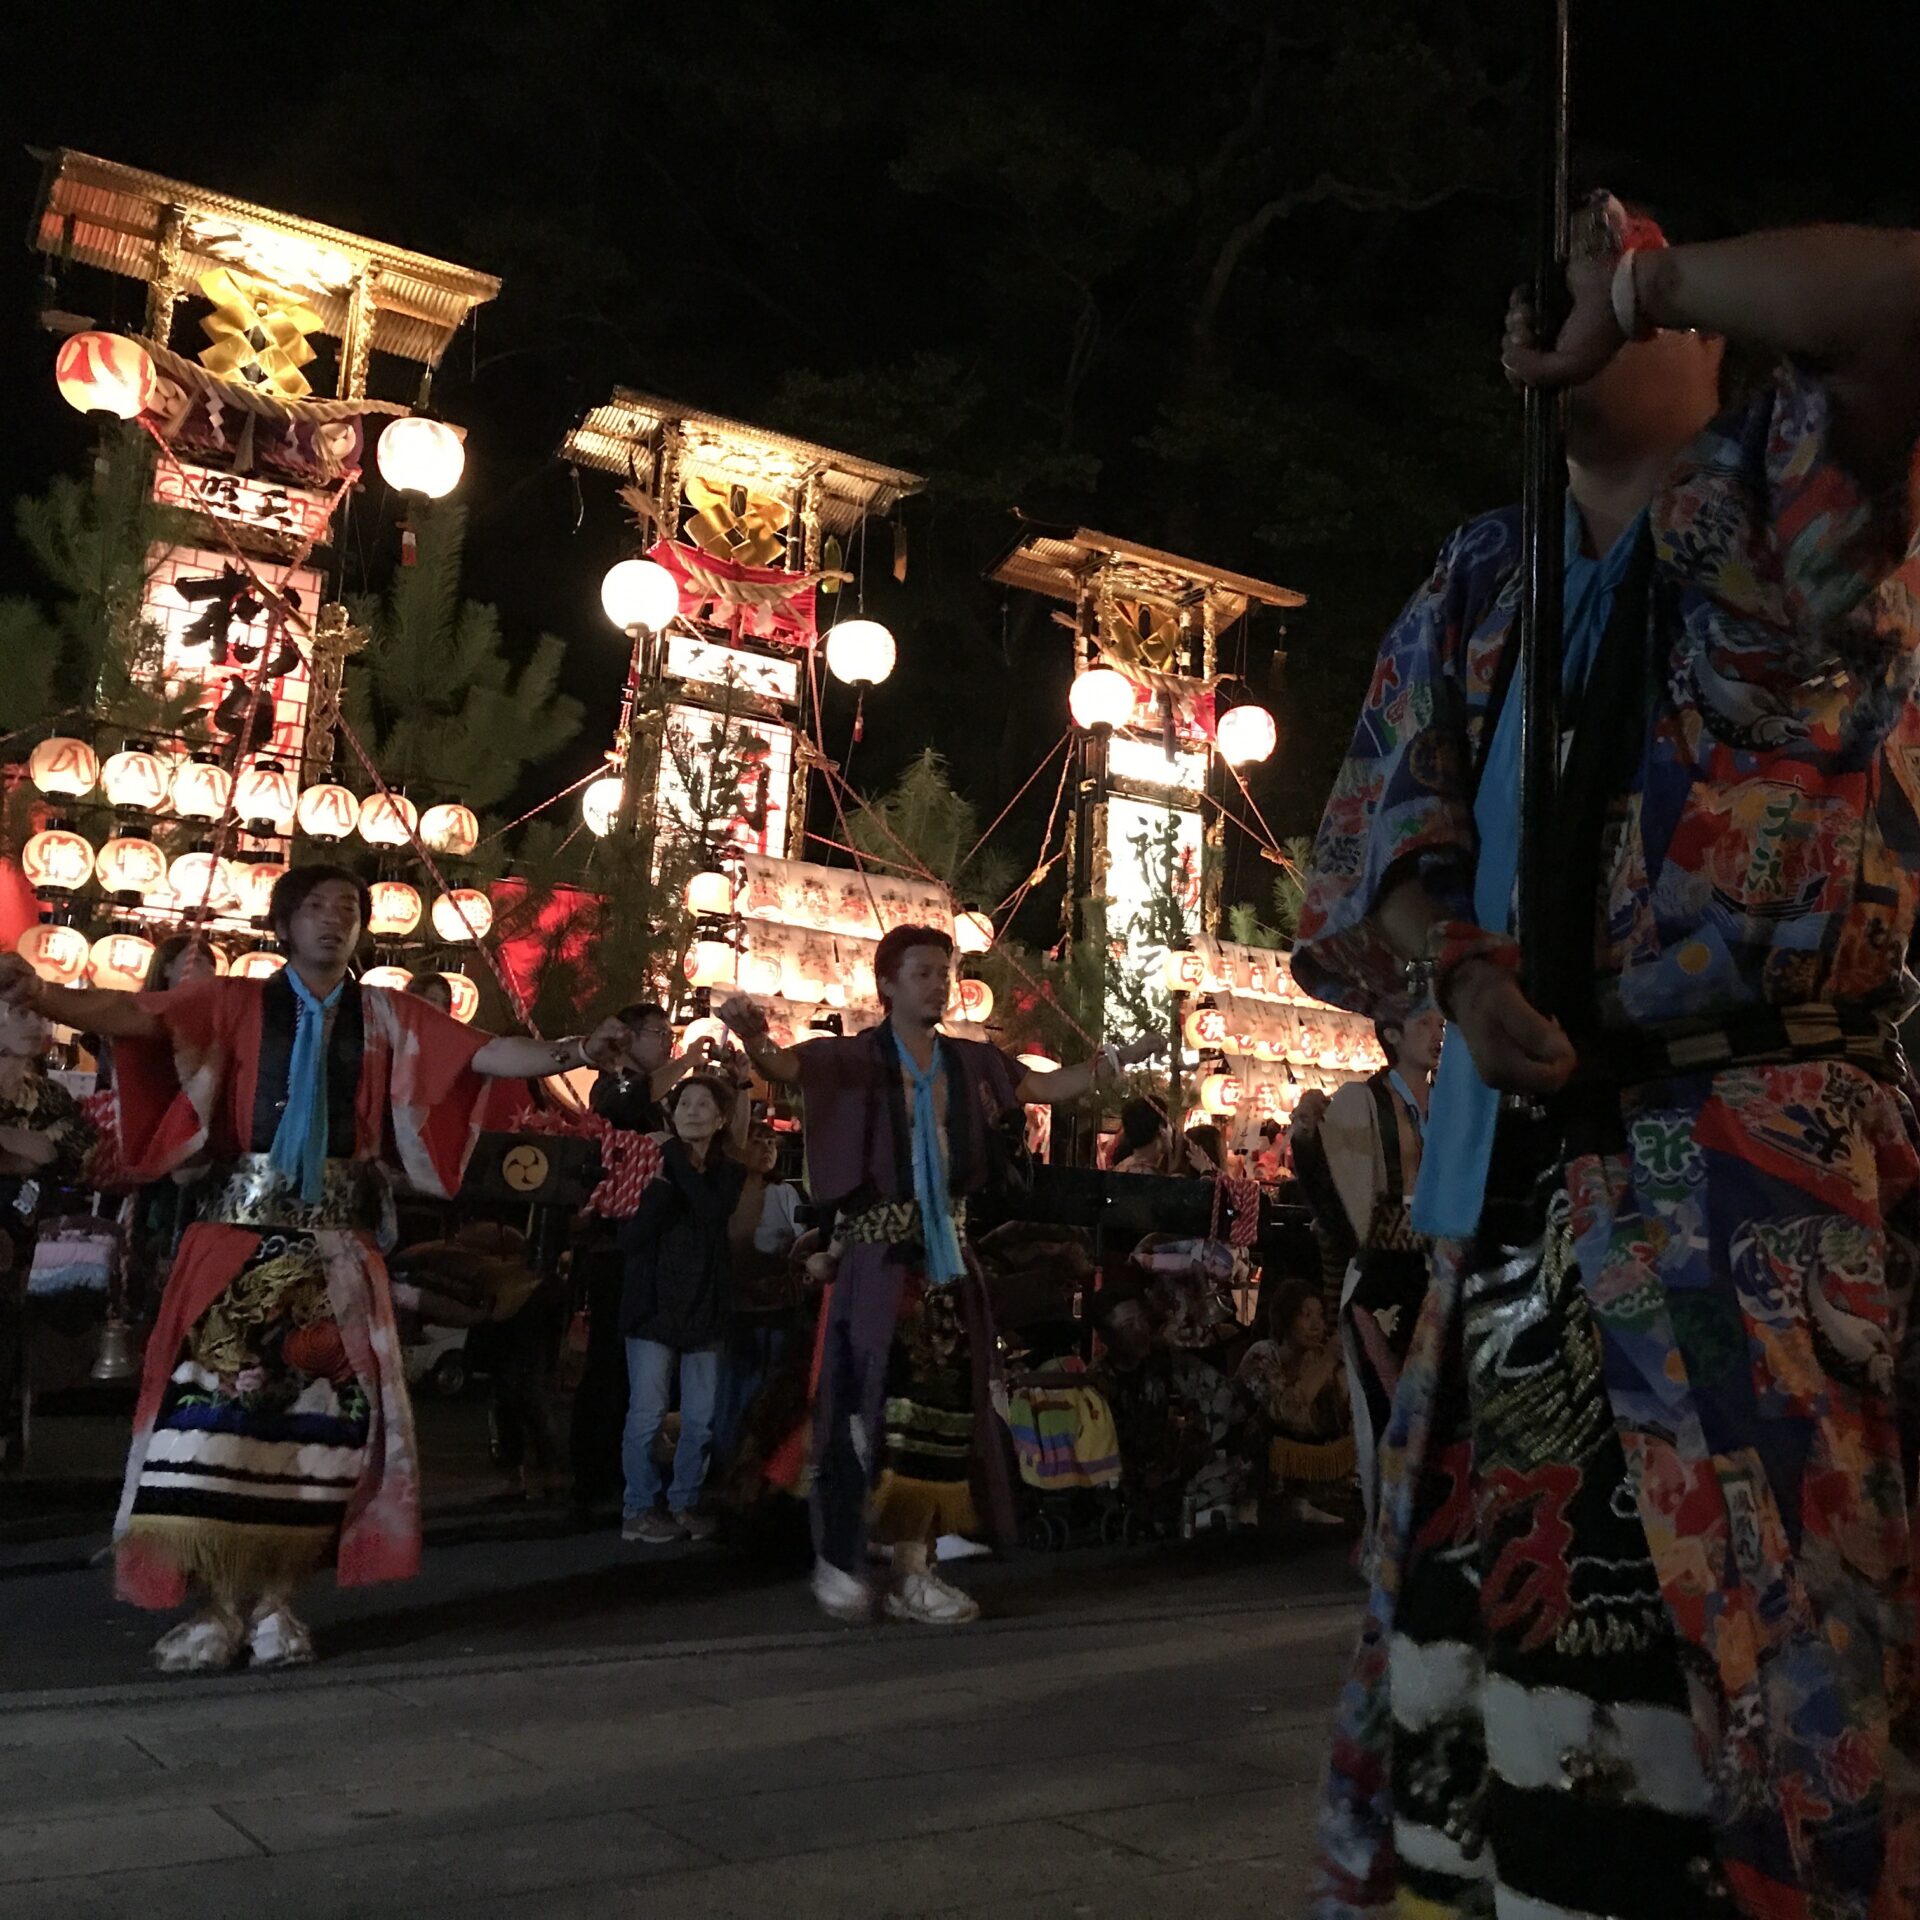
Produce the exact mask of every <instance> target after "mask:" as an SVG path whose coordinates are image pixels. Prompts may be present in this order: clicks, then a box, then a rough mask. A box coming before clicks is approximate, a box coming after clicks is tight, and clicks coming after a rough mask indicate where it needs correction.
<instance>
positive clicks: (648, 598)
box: [600, 560, 680, 633]
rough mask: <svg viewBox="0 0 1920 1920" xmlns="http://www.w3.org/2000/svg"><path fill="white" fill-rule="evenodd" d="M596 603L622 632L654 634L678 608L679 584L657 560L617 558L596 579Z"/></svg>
mask: <svg viewBox="0 0 1920 1920" xmlns="http://www.w3.org/2000/svg"><path fill="white" fill-rule="evenodd" d="M600 604H601V606H603V607H604V608H605V609H606V613H607V618H608V619H609V620H611V621H612V622H613V624H614V625H615V626H616V627H618V628H619V629H620V630H621V631H622V632H623V633H631V632H633V631H634V629H635V628H636V627H640V628H644V629H645V630H646V631H647V632H648V633H658V632H659V631H660V630H661V629H662V628H663V627H665V626H666V625H667V624H668V623H669V622H670V621H671V620H672V619H673V617H674V615H675V614H677V613H678V612H679V611H680V583H679V582H678V581H677V580H676V579H674V577H673V575H672V574H670V573H669V572H668V571H667V570H666V568H665V567H663V566H661V565H660V563H659V562H658V561H657V560H621V561H619V562H617V563H616V564H615V565H613V566H611V567H609V568H608V569H607V577H606V578H605V579H604V580H602V581H601V582H600Z"/></svg>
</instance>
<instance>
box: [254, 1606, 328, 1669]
mask: <svg viewBox="0 0 1920 1920" xmlns="http://www.w3.org/2000/svg"><path fill="white" fill-rule="evenodd" d="M247 1651H248V1653H249V1654H250V1655H251V1656H252V1664H253V1665H254V1666H256V1667H310V1666H311V1665H312V1664H313V1635H312V1634H311V1633H309V1632H308V1631H307V1623H306V1622H305V1621H304V1620H302V1619H301V1618H300V1616H299V1615H298V1614H297V1613H295V1612H294V1610H293V1609H292V1608H291V1607H275V1608H274V1609H273V1610H272V1611H271V1612H270V1613H263V1614H261V1615H260V1617H259V1618H258V1619H257V1620H255V1621H254V1623H253V1625H252V1626H251V1627H249V1628H248V1629H247Z"/></svg>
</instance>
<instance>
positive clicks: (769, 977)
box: [740, 952, 786, 1000]
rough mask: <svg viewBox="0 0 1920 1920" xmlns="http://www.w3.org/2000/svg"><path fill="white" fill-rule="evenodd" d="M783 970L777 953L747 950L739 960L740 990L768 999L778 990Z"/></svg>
mask: <svg viewBox="0 0 1920 1920" xmlns="http://www.w3.org/2000/svg"><path fill="white" fill-rule="evenodd" d="M785 972H786V969H785V967H784V966H783V965H782V963H781V959H780V956H779V955H778V954H777V953H753V952H749V953H747V954H744V955H743V956H742V957H741V960H740V990H741V991H742V992H743V993H757V994H758V995H759V996H760V997H761V998H762V999H763V1000H770V999H772V998H773V996H774V995H775V994H777V993H778V992H779V991H780V982H781V980H782V979H783V978H784V977H785Z"/></svg>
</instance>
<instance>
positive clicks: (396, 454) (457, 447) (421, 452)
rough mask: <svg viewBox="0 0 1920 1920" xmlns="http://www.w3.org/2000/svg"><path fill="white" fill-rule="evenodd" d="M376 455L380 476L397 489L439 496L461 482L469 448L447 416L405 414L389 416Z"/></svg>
mask: <svg viewBox="0 0 1920 1920" xmlns="http://www.w3.org/2000/svg"><path fill="white" fill-rule="evenodd" d="M373 457H374V459H375V460H376V461H377V462H378V464H379V467H380V478H381V479H382V480H384V481H385V482H386V483H387V485H388V486H390V487H392V488H393V489H394V490H395V491H396V492H398V493H418V494H424V495H425V496H426V498H427V499H429V500H438V499H440V498H442V497H443V496H444V495H446V494H449V493H451V492H452V491H453V490H454V488H455V487H457V486H458V485H459V484H460V475H461V474H462V473H463V472H464V471H465V469H466V464H467V450H466V448H465V447H463V446H462V445H461V444H460V436H459V434H457V433H456V432H454V430H453V429H452V428H451V427H450V426H448V425H447V423H446V422H445V421H444V420H429V419H427V418H426V417H425V416H424V415H423V414H417V413H414V414H406V415H403V416H402V417H401V418H400V419H398V420H389V421H388V422H387V425H386V427H385V429H384V430H383V431H382V433H381V435H380V440H379V444H378V445H377V446H376V447H375V448H374V450H373Z"/></svg>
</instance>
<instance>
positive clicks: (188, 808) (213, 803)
mask: <svg viewBox="0 0 1920 1920" xmlns="http://www.w3.org/2000/svg"><path fill="white" fill-rule="evenodd" d="M232 792H233V775H232V774H230V773H229V772H228V771H227V770H226V768H225V767H223V766H221V765H220V763H219V762H218V761H217V760H203V759H201V758H199V757H198V756H197V755H196V756H195V758H193V759H191V760H188V761H185V762H183V763H182V764H181V765H180V766H179V767H177V768H176V769H175V770H174V775H173V810H174V812H175V813H177V814H178V815H179V816H180V817H181V819H183V820H218V819H219V818H220V816H221V815H222V814H223V813H225V812H226V810H227V800H228V798H229V797H230V796H231V794H232Z"/></svg>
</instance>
